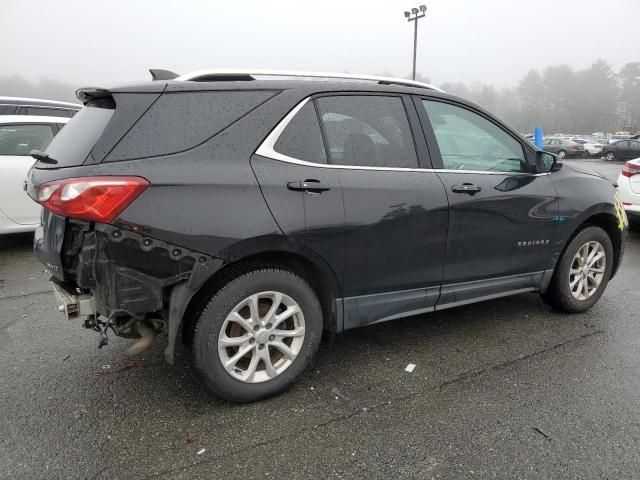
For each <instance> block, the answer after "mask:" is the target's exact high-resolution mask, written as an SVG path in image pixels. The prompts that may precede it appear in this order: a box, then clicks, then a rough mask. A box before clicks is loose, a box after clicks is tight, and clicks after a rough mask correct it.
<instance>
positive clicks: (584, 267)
mask: <svg viewBox="0 0 640 480" xmlns="http://www.w3.org/2000/svg"><path fill="white" fill-rule="evenodd" d="M606 265H607V255H606V253H605V250H604V247H603V246H602V244H601V243H600V242H596V241H590V242H587V243H585V244H584V245H582V246H581V247H580V248H579V249H578V251H577V252H576V254H575V255H574V257H573V261H572V262H571V268H570V270H569V290H570V291H571V295H572V296H573V298H575V299H576V300H586V299H588V298H590V297H591V296H592V295H593V294H594V293H596V291H597V290H598V288H600V284H601V283H602V279H603V278H604V274H605V271H606Z"/></svg>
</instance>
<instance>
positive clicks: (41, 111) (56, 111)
mask: <svg viewBox="0 0 640 480" xmlns="http://www.w3.org/2000/svg"><path fill="white" fill-rule="evenodd" d="M21 113H22V114H23V115H40V116H46V117H66V118H69V111H68V110H66V109H62V108H47V107H23V108H22V111H21Z"/></svg>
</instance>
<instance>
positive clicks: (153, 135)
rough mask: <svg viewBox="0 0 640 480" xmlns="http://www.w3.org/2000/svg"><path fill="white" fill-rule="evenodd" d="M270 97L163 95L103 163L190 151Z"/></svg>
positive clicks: (253, 94) (248, 94) (249, 94)
mask: <svg viewBox="0 0 640 480" xmlns="http://www.w3.org/2000/svg"><path fill="white" fill-rule="evenodd" d="M273 94H274V92H269V91H253V92H242V91H235V92H228V91H224V92H180V93H165V94H163V95H162V96H161V97H160V98H159V99H158V100H157V101H156V102H155V103H154V104H153V105H152V106H151V108H150V109H149V110H148V111H147V112H146V113H145V114H144V115H143V117H142V118H141V119H140V120H138V122H137V123H136V124H135V126H134V127H133V128H132V129H131V130H130V131H129V133H127V135H125V137H124V138H123V139H122V140H121V141H120V143H118V145H116V147H115V148H114V149H113V151H112V152H111V153H110V154H109V156H108V157H107V159H106V161H118V160H125V159H132V158H146V157H154V156H159V155H170V154H172V153H177V152H182V151H185V150H188V149H190V148H193V147H195V146H197V145H200V144H201V143H203V142H204V141H206V140H208V139H209V138H211V137H213V136H214V135H216V134H217V133H219V132H220V131H221V130H223V129H224V128H226V127H228V126H229V125H230V124H232V123H233V122H235V121H236V120H238V119H239V118H240V117H242V116H243V115H244V114H246V113H248V112H250V111H251V110H252V109H254V108H255V107H257V106H258V105H260V103H262V102H264V101H265V100H267V99H268V98H269V97H271V96H273ZM116 108H117V107H116ZM74 120H75V119H74Z"/></svg>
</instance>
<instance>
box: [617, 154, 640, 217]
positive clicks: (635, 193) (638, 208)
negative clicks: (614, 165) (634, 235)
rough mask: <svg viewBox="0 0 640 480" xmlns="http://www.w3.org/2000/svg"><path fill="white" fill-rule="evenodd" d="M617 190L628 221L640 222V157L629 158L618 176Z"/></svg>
mask: <svg viewBox="0 0 640 480" xmlns="http://www.w3.org/2000/svg"><path fill="white" fill-rule="evenodd" d="M618 192H620V199H621V200H622V205H623V206H624V209H625V211H626V212H627V217H629V222H630V223H632V224H635V225H639V224H640V158H636V159H634V160H629V161H628V162H626V163H625V164H624V165H623V166H622V172H620V175H619V176H618Z"/></svg>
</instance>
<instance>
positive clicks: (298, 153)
mask: <svg viewBox="0 0 640 480" xmlns="http://www.w3.org/2000/svg"><path fill="white" fill-rule="evenodd" d="M273 149H274V150H275V151H276V152H278V153H281V154H282V155H287V156H288V157H293V158H296V159H298V160H305V161H307V162H315V163H327V155H326V153H325V150H324V144H323V142H322V132H321V131H320V124H319V123H318V116H317V115H316V109H315V108H314V106H313V103H312V102H307V103H306V104H305V105H304V106H303V107H302V108H301V109H300V111H299V112H298V113H296V115H295V117H293V119H292V120H291V122H289V124H288V125H287V127H286V128H285V129H284V131H283V132H282V134H281V135H280V136H279V137H278V141H277V142H276V144H275V145H274V146H273Z"/></svg>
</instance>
